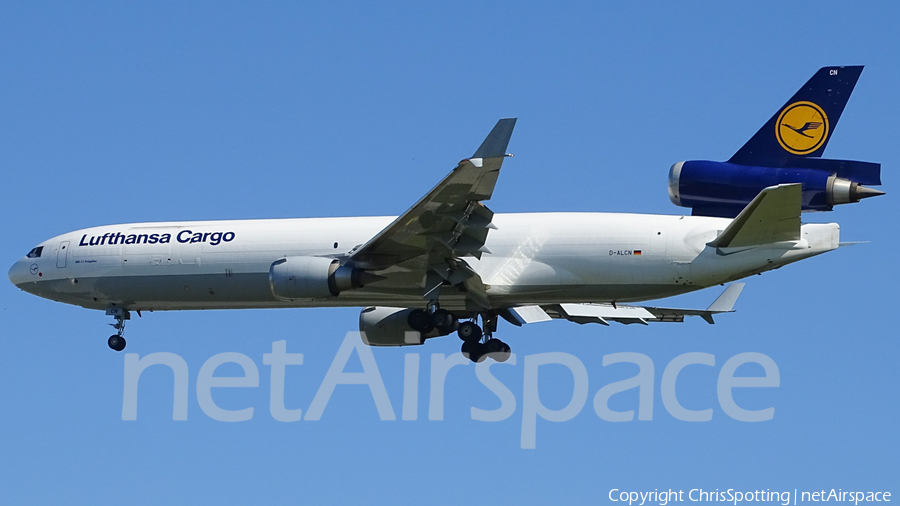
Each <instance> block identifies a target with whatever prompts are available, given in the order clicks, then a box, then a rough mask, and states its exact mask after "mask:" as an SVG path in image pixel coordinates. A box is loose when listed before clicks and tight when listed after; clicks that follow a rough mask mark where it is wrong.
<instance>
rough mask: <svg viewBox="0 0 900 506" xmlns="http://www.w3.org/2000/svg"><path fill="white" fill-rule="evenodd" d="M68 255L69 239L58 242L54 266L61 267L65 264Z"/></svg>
mask: <svg viewBox="0 0 900 506" xmlns="http://www.w3.org/2000/svg"><path fill="white" fill-rule="evenodd" d="M68 257H69V241H63V242H61V243H59V251H57V252H56V266H57V267H59V268H60V269H62V268H63V267H65V266H66V261H67V260H68Z"/></svg>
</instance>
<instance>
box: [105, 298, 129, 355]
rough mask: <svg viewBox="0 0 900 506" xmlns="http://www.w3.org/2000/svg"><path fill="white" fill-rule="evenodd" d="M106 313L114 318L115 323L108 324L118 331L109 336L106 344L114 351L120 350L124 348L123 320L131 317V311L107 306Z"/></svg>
mask: <svg viewBox="0 0 900 506" xmlns="http://www.w3.org/2000/svg"><path fill="white" fill-rule="evenodd" d="M106 314H107V316H112V317H113V318H115V319H116V323H110V324H109V326H110V327H112V328H114V329H116V330H117V331H118V332H116V333H115V334H113V335H111V336H109V339H108V340H107V341H106V344H108V345H109V347H110V348H112V349H113V350H115V351H122V350H124V349H125V338H124V337H123V336H124V334H125V320H130V319H131V313H129V312H128V311H127V310H125V309H122V308H120V307H109V308H107V309H106Z"/></svg>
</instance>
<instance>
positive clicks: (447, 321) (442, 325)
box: [431, 309, 456, 334]
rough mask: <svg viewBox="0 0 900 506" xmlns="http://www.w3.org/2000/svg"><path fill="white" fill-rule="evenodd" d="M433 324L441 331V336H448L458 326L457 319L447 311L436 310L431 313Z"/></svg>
mask: <svg viewBox="0 0 900 506" xmlns="http://www.w3.org/2000/svg"><path fill="white" fill-rule="evenodd" d="M431 324H432V325H434V326H435V328H437V329H438V330H440V331H441V334H448V333H450V332H451V331H452V330H453V326H454V325H455V324H456V317H455V316H453V313H451V312H450V311H447V310H446V309H436V310H435V311H434V313H431Z"/></svg>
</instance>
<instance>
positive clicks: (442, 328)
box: [406, 307, 458, 336]
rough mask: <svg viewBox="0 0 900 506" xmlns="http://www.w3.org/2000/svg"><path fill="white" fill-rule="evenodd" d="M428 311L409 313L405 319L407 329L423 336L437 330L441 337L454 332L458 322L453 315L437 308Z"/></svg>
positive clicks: (416, 310)
mask: <svg viewBox="0 0 900 506" xmlns="http://www.w3.org/2000/svg"><path fill="white" fill-rule="evenodd" d="M430 309H431V311H430V312H429V311H426V310H424V309H414V310H412V311H410V313H409V316H408V317H407V319H406V322H407V323H408V324H409V327H410V328H411V329H413V330H417V331H419V332H421V333H423V334H428V333H429V332H431V331H432V330H435V329H437V331H438V333H439V334H440V335H442V336H445V335H447V334H449V333H451V332H453V331H454V330H456V326H457V324H458V322H457V320H456V317H455V316H454V315H453V313H451V312H450V311H447V310H446V309H440V308H437V307H432V308H430Z"/></svg>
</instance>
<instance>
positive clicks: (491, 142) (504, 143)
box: [472, 118, 516, 158]
mask: <svg viewBox="0 0 900 506" xmlns="http://www.w3.org/2000/svg"><path fill="white" fill-rule="evenodd" d="M515 126H516V118H504V119H501V120H500V121H498V122H497V124H496V125H494V129H493V130H491V133H489V134H488V136H487V137H486V138H485V139H484V142H482V143H481V146H480V147H479V148H478V151H476V152H475V154H474V155H472V158H493V157H497V156H506V148H507V147H508V146H509V139H510V138H511V137H512V132H513V128H514V127H515Z"/></svg>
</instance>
